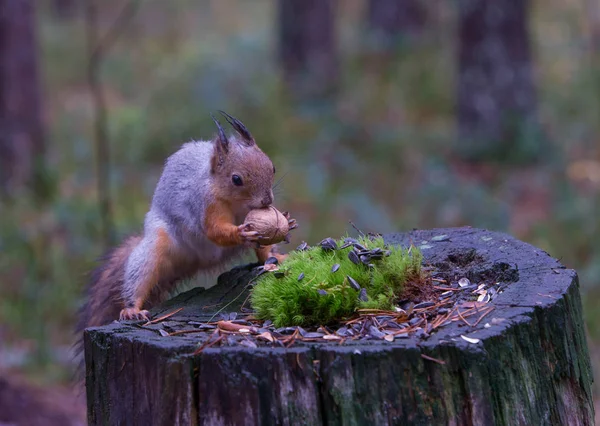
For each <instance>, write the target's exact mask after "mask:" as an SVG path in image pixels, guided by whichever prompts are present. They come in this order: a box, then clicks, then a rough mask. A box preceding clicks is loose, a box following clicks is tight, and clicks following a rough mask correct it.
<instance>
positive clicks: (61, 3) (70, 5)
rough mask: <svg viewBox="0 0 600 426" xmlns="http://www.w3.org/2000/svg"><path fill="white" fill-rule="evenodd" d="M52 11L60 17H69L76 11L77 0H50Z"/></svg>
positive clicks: (65, 18)
mask: <svg viewBox="0 0 600 426" xmlns="http://www.w3.org/2000/svg"><path fill="white" fill-rule="evenodd" d="M52 11H53V12H54V14H55V15H56V16H57V17H58V18H60V19H64V20H68V19H71V18H73V17H74V16H75V14H76V13H77V0H52Z"/></svg>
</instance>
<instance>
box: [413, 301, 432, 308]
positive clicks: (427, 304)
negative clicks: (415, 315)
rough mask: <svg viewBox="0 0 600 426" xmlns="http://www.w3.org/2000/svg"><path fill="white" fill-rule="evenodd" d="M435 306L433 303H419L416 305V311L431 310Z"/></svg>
mask: <svg viewBox="0 0 600 426" xmlns="http://www.w3.org/2000/svg"><path fill="white" fill-rule="evenodd" d="M433 305H435V303H433V302H423V303H418V304H416V305H415V307H414V308H415V309H423V308H429V307H430V306H433Z"/></svg>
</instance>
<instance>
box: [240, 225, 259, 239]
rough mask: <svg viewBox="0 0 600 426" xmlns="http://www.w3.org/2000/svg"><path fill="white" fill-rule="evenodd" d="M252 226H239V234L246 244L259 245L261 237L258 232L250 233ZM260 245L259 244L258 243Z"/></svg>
mask: <svg viewBox="0 0 600 426" xmlns="http://www.w3.org/2000/svg"><path fill="white" fill-rule="evenodd" d="M249 229H251V224H250V223H244V224H243V225H240V226H238V233H239V235H240V237H241V238H242V240H243V241H244V242H246V243H257V241H258V239H259V238H260V236H259V235H258V232H257V231H250V230H249ZM257 244H258V243H257Z"/></svg>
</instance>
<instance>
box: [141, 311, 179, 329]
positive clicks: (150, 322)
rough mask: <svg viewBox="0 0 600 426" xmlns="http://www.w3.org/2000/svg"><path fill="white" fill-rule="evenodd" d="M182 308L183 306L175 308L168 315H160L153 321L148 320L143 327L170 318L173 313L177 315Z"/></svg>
mask: <svg viewBox="0 0 600 426" xmlns="http://www.w3.org/2000/svg"><path fill="white" fill-rule="evenodd" d="M181 310H183V308H179V309H175V310H174V311H173V312H171V313H168V314H166V315H163V316H162V317H158V318H156V319H153V320H152V321H148V322H147V323H145V324H142V327H143V326H145V325H149V324H156V323H157V322H161V321H164V320H166V319H167V318H169V317H172V316H173V315H175V314H176V313H177V312H180V311H181Z"/></svg>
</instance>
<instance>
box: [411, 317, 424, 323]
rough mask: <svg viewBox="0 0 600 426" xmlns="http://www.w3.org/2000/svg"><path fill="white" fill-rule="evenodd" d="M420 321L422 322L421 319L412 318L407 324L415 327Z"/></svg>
mask: <svg viewBox="0 0 600 426" xmlns="http://www.w3.org/2000/svg"><path fill="white" fill-rule="evenodd" d="M422 320H423V319H422V318H419V317H414V318H413V319H411V320H410V321H409V322H408V323H409V324H410V325H416V324H418V323H420V322H421V321H422Z"/></svg>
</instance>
